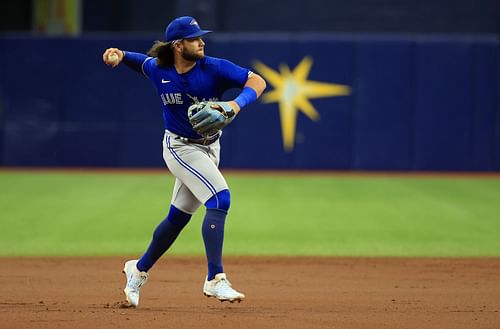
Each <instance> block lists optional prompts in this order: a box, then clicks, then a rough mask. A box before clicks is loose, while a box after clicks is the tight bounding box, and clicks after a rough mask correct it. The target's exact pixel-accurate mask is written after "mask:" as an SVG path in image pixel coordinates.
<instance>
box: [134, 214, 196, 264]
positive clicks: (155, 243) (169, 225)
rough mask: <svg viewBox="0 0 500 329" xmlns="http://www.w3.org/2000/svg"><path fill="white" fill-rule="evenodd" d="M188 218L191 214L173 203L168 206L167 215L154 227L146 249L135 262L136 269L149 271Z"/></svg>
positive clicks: (175, 237)
mask: <svg viewBox="0 0 500 329" xmlns="http://www.w3.org/2000/svg"><path fill="white" fill-rule="evenodd" d="M190 219H191V214H187V213H185V212H183V211H181V210H179V209H177V208H176V207H174V206H173V205H172V206H170V211H169V212H168V215H167V217H166V218H165V219H164V220H163V221H162V222H161V223H160V224H159V225H158V226H157V227H156V229H155V231H154V233H153V239H152V240H151V243H150V244H149V247H148V249H147V250H146V252H145V253H144V255H143V256H142V257H141V259H139V261H138V262H137V269H138V270H139V271H141V272H143V271H144V272H147V271H149V270H150V269H151V267H153V265H154V264H155V263H156V261H157V260H158V259H159V258H160V257H161V255H163V254H164V253H165V251H167V250H168V248H170V246H171V245H172V243H174V241H175V239H177V237H178V236H179V233H180V232H181V231H182V229H183V228H184V227H185V226H186V225H187V223H188V222H189V220H190Z"/></svg>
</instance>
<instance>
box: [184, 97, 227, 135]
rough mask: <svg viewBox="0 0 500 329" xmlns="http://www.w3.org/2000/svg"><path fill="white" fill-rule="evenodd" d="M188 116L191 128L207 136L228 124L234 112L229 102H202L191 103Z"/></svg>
mask: <svg viewBox="0 0 500 329" xmlns="http://www.w3.org/2000/svg"><path fill="white" fill-rule="evenodd" d="M188 116H189V121H190V122H191V124H192V125H193V129H194V130H196V132H197V133H198V134H200V135H202V136H207V135H211V134H213V133H214V132H216V131H218V130H220V129H222V128H224V127H225V126H227V125H228V124H230V123H231V122H232V121H233V119H234V117H235V116H236V112H235V110H234V108H233V106H232V104H230V102H202V103H199V104H195V105H192V106H191V107H190V109H189V111H188Z"/></svg>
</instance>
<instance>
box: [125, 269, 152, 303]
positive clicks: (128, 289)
mask: <svg viewBox="0 0 500 329" xmlns="http://www.w3.org/2000/svg"><path fill="white" fill-rule="evenodd" d="M123 273H125V276H126V277H127V285H126V286H125V289H123V292H124V293H125V297H126V298H127V302H129V303H130V305H131V306H134V307H135V306H137V305H139V292H140V290H141V287H142V286H143V285H144V284H145V283H146V281H147V280H148V274H147V273H146V272H139V270H138V269H137V260H129V261H128V262H126V263H125V266H124V267H123Z"/></svg>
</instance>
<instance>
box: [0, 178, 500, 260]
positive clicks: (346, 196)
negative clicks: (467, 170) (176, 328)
mask: <svg viewBox="0 0 500 329" xmlns="http://www.w3.org/2000/svg"><path fill="white" fill-rule="evenodd" d="M226 178H227V181H228V183H229V185H230V187H231V191H232V205H231V211H230V216H229V217H228V221H227V223H226V239H225V245H224V249H225V254H226V255H229V254H231V255H262V254H266V255H340V256H438V257H439V256H500V239H499V238H498V237H499V236H500V202H498V200H500V179H498V178H488V177H484V178H459V177H454V178H450V177H444V178H443V177H429V178H423V177H412V176H409V177H394V176H385V177H384V176H378V177H363V176H360V177H344V176H336V175H323V176H321V175H309V176H308V175H283V174H280V175H275V176H273V175H255V174H228V175H226ZM172 185H173V177H172V176H170V175H169V174H167V173H166V172H165V173H163V174H162V173H153V174H127V173H92V172H69V173H68V172H51V173H46V172H45V173H44V172H9V171H2V172H0V226H1V229H0V244H1V246H2V247H1V249H0V255H3V256H31V255H137V254H140V253H142V252H143V250H144V249H145V247H147V244H148V243H149V239H150V237H151V234H152V232H153V230H154V228H155V227H156V225H157V223H158V222H159V221H161V220H162V219H163V218H164V216H165V214H166V212H167V210H168V207H169V203H170V192H171V188H172ZM202 215H203V210H202V209H200V210H199V211H198V212H197V213H196V215H195V216H194V217H193V219H192V221H191V223H190V224H189V225H188V227H187V228H186V229H185V231H184V232H183V233H182V235H181V236H180V238H179V239H178V240H177V241H176V243H175V244H174V246H173V247H172V249H171V250H169V253H172V254H192V255H201V254H203V252H204V248H203V243H202V238H201V221H202Z"/></svg>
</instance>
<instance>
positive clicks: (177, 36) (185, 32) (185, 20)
mask: <svg viewBox="0 0 500 329" xmlns="http://www.w3.org/2000/svg"><path fill="white" fill-rule="evenodd" d="M210 32H212V31H207V30H202V29H201V28H200V26H199V25H198V22H197V21H196V19H194V18H193V17H191V16H182V17H177V18H176V19H174V20H173V21H172V22H170V24H168V26H167V28H166V29H165V41H167V42H171V41H174V40H181V39H189V38H197V37H201V36H202V35H205V34H207V33H210Z"/></svg>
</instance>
